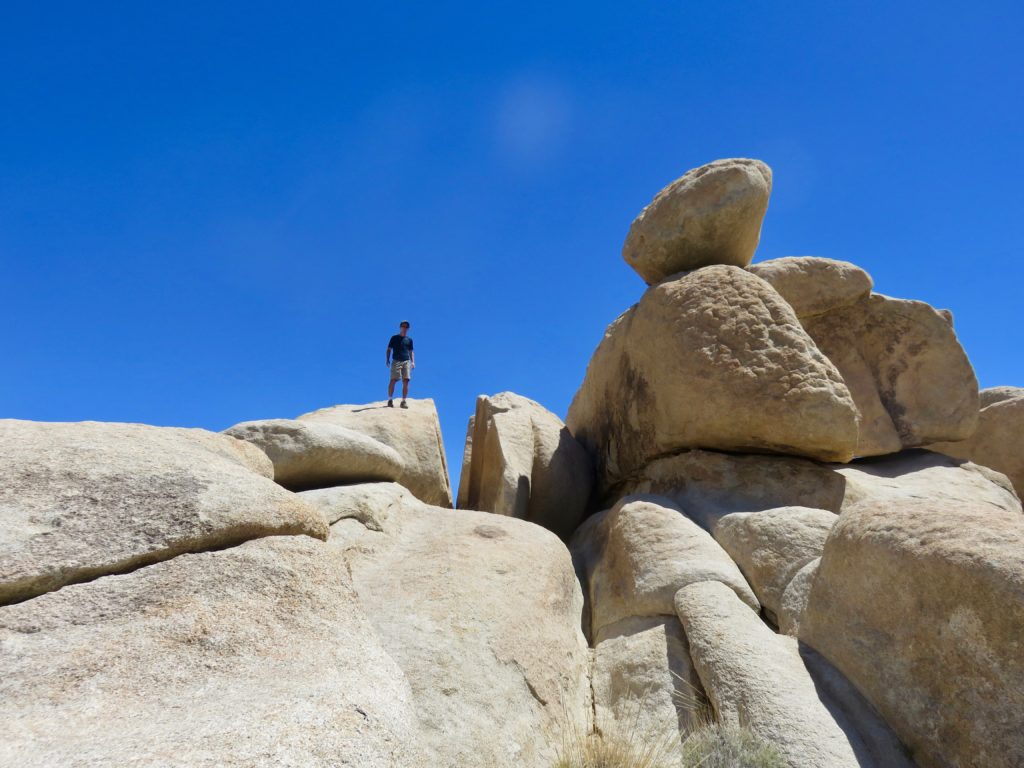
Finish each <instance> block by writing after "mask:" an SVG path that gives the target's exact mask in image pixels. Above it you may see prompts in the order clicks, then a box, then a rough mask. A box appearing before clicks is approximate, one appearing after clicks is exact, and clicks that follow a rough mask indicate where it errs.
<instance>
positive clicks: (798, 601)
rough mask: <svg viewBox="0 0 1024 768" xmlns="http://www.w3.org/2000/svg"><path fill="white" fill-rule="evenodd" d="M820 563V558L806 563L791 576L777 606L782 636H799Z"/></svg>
mask: <svg viewBox="0 0 1024 768" xmlns="http://www.w3.org/2000/svg"><path fill="white" fill-rule="evenodd" d="M820 563H821V558H820V557H816V558H814V559H813V560H811V561H810V562H809V563H807V565H805V566H804V567H803V568H801V569H800V570H799V571H797V572H796V573H795V574H794V575H793V578H792V579H790V580H789V584H787V585H786V589H785V590H784V591H783V592H782V601H781V603H780V604H779V632H781V633H782V634H784V635H790V636H792V637H797V636H799V634H800V620H801V619H803V616H804V611H805V610H807V600H808V599H809V598H810V596H811V585H812V584H813V583H814V576H815V575H816V574H817V573H818V565H819V564H820Z"/></svg>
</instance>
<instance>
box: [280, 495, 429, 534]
mask: <svg viewBox="0 0 1024 768" xmlns="http://www.w3.org/2000/svg"><path fill="white" fill-rule="evenodd" d="M298 495H299V498H301V499H302V500H303V501H304V502H306V503H307V504H309V505H310V506H311V507H314V508H316V509H318V510H320V511H321V512H322V513H323V515H324V517H325V518H326V519H327V522H328V523H330V524H332V525H333V524H334V523H336V522H338V521H339V520H347V519H351V520H357V521H358V522H359V523H360V524H362V525H363V526H365V527H366V528H369V529H370V530H371V531H383V530H384V527H385V526H386V525H387V522H388V518H389V517H390V515H391V511H392V510H393V509H395V508H397V507H400V506H403V505H409V504H412V503H413V502H414V501H415V498H416V497H415V496H413V495H412V493H411V492H410V491H409V490H408V489H407V488H406V487H405V486H404V485H399V484H398V483H357V484H353V485H339V486H336V487H334V488H319V489H316V490H312V491H302V492H301V493H299V494H298Z"/></svg>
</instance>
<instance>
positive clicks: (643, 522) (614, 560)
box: [570, 496, 760, 637]
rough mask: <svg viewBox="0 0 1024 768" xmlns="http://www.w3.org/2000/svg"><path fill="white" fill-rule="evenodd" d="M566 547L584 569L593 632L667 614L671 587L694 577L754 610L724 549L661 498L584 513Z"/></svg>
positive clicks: (631, 500)
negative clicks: (719, 587)
mask: <svg viewBox="0 0 1024 768" xmlns="http://www.w3.org/2000/svg"><path fill="white" fill-rule="evenodd" d="M570 547H571V548H572V550H573V552H574V555H575V559H576V562H577V563H578V564H580V567H581V568H582V569H583V571H584V575H583V579H582V580H583V581H585V583H586V588H587V590H588V593H589V596H590V601H589V603H590V614H591V636H592V637H597V636H598V635H599V633H600V631H601V629H602V628H604V627H607V626H610V625H612V624H614V623H616V622H618V621H621V620H622V619H625V618H629V617H632V616H659V615H661V616H670V615H672V613H673V612H674V610H675V609H674V606H673V602H672V601H673V598H674V597H675V594H676V592H678V591H679V590H680V589H681V588H682V587H684V586H686V585H687V584H693V583H696V582H701V581H709V580H713V581H721V582H722V583H724V584H726V585H727V586H728V587H729V588H731V589H733V590H735V591H736V593H737V594H738V595H739V596H740V598H741V599H742V601H743V602H744V603H746V605H748V606H749V607H750V608H752V609H753V610H754V611H759V610H760V605H759V603H758V602H757V598H756V597H755V596H754V593H753V592H752V591H751V589H750V586H749V585H748V584H747V582H746V581H745V580H744V578H743V575H742V574H741V573H740V571H739V568H737V567H736V564H735V563H734V562H733V561H732V559H731V558H730V557H729V555H728V554H726V552H725V550H723V549H722V548H721V546H719V545H718V544H717V543H716V542H715V540H714V539H713V538H711V536H710V534H708V533H707V531H705V530H703V529H702V528H701V527H700V526H698V525H697V524H696V523H694V522H693V521H692V520H690V519H689V518H687V517H686V515H685V514H683V511H682V510H681V509H680V508H679V507H677V506H676V505H675V504H674V503H672V502H671V501H670V500H668V499H665V498H662V497H656V496H648V497H643V496H627V497H625V498H624V499H622V500H621V501H619V503H618V504H616V505H615V506H614V507H613V508H612V509H609V510H605V511H604V512H600V513H598V514H596V515H593V516H592V517H590V518H588V519H587V521H586V522H585V523H584V524H583V525H582V526H581V527H580V529H579V530H578V531H577V532H576V534H575V535H574V536H573V538H572V541H571V542H570Z"/></svg>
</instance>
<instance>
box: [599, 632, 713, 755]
mask: <svg viewBox="0 0 1024 768" xmlns="http://www.w3.org/2000/svg"><path fill="white" fill-rule="evenodd" d="M592 685H593V690H594V728H595V730H596V731H597V732H598V733H601V734H603V735H605V736H606V737H611V738H616V737H618V738H632V739H633V740H634V741H635V742H636V743H639V744H649V745H654V744H659V743H665V742H666V741H667V739H668V738H669V737H670V735H671V734H673V733H678V732H680V731H682V732H685V731H687V730H689V729H690V728H691V727H692V726H693V725H694V724H695V722H696V719H697V712H696V709H697V701H698V699H699V698H700V694H701V690H702V689H701V685H700V679H699V678H698V677H697V673H696V672H695V671H694V669H693V665H692V664H691V663H690V650H689V646H688V644H687V642H686V635H684V634H683V628H682V626H681V625H680V624H679V620H678V619H677V618H675V617H674V616H647V617H633V618H629V619H623V620H622V621H620V622H616V623H615V624H613V625H611V626H610V627H605V628H604V629H602V631H601V634H600V637H599V638H598V639H597V643H596V647H595V648H594V665H593V672H592Z"/></svg>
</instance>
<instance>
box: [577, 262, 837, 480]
mask: <svg viewBox="0 0 1024 768" xmlns="http://www.w3.org/2000/svg"><path fill="white" fill-rule="evenodd" d="M566 423H567V424H568V425H569V429H570V430H571V431H572V433H573V435H574V436H575V437H576V438H577V439H578V440H579V441H580V442H582V443H583V444H584V446H586V447H587V448H588V450H590V451H591V452H592V453H593V455H594V456H595V459H596V461H597V468H598V475H599V477H600V479H601V481H602V484H603V485H602V487H608V486H611V485H613V484H614V483H616V482H618V481H620V480H622V479H623V478H625V477H627V476H628V475H630V474H631V473H633V472H636V471H637V470H640V469H642V467H643V466H644V465H645V464H646V463H647V462H649V461H651V460H652V459H654V458H656V457H658V456H662V455H665V454H668V453H672V452H677V451H679V450H681V449H684V448H715V449H718V450H729V451H748V452H749V451H754V452H757V451H762V452H763V451H769V452H774V453H788V454H795V455H800V456H808V457H811V458H817V459H821V460H825V461H847V460H849V459H850V458H851V457H852V456H853V453H854V449H855V447H856V444H857V411H856V408H855V407H854V403H853V400H852V399H851V397H850V393H849V391H848V390H847V388H846V385H845V384H844V383H843V380H842V378H841V377H840V375H839V373H838V372H837V371H836V369H835V367H834V366H833V365H832V364H831V363H830V362H829V361H828V359H826V358H825V356H824V355H822V354H821V352H819V351H818V349H817V347H815V345H814V342H813V341H811V339H810V338H809V337H808V336H807V334H806V333H805V332H804V329H803V328H802V327H801V326H800V322H799V321H798V320H797V317H796V315H795V314H794V312H793V310H792V309H791V308H790V307H789V305H788V304H786V302H785V301H783V299H782V297H781V296H779V294H778V293H776V292H775V290H774V289H773V288H772V287H771V286H770V285H768V283H766V282H765V281H764V280H761V279H760V278H758V277H756V276H754V275H752V274H751V273H749V272H747V271H745V270H743V269H740V268H738V267H730V266H710V267H705V268H703V269H698V270H696V271H693V272H689V273H687V274H685V275H683V276H681V277H675V278H671V279H669V280H666V281H664V282H662V283H659V284H657V285H655V286H652V287H651V288H650V289H649V290H648V291H647V292H646V293H645V294H644V296H643V298H642V299H641V300H640V302H639V304H637V305H636V306H635V307H633V308H631V309H629V310H628V311H627V312H626V313H625V314H623V315H622V316H621V317H619V319H618V320H616V321H615V322H614V323H613V324H612V325H611V326H609V328H608V331H607V332H606V333H605V337H604V339H603V340H602V342H601V344H600V346H599V347H598V348H597V351H596V352H595V353H594V357H593V359H592V360H591V361H590V365H589V366H588V367H587V373H586V377H585V378H584V381H583V385H582V386H581V387H580V390H579V392H578V393H577V394H576V397H575V398H574V400H573V402H572V405H571V406H570V408H569V415H568V417H567V419H566Z"/></svg>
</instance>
